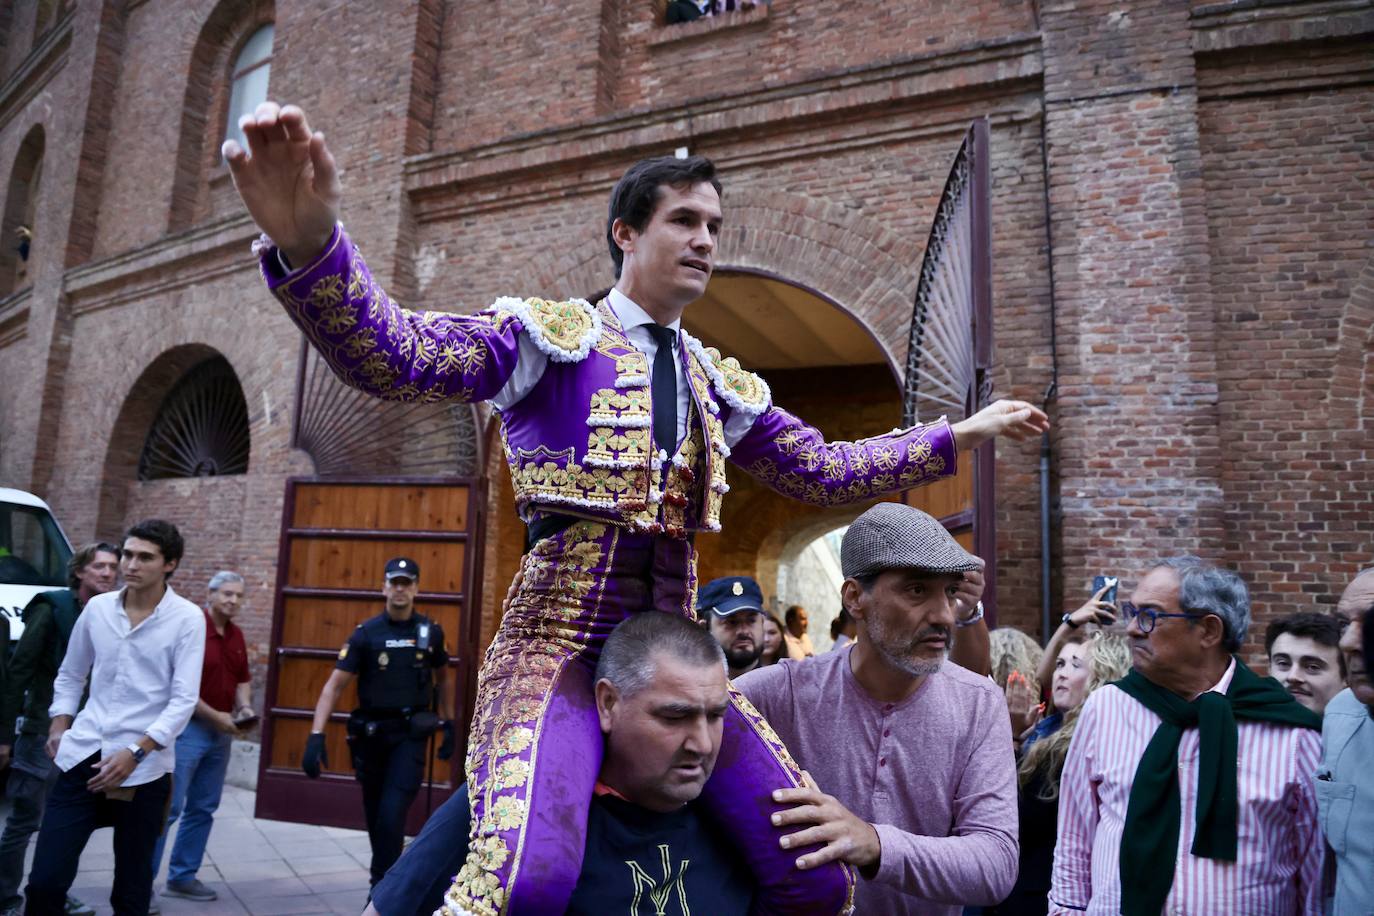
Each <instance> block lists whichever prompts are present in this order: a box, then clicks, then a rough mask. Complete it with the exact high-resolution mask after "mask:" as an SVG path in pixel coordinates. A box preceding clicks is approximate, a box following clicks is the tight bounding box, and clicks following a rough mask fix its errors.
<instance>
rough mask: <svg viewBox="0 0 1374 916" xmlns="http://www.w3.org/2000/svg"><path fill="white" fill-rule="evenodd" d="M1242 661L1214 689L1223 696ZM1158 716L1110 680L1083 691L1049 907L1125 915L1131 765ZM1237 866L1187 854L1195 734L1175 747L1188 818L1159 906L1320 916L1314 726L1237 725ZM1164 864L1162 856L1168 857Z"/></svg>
mask: <svg viewBox="0 0 1374 916" xmlns="http://www.w3.org/2000/svg"><path fill="white" fill-rule="evenodd" d="M1235 669H1236V664H1235V662H1234V661H1232V662H1231V666H1230V667H1229V668H1228V669H1227V670H1226V674H1225V675H1224V676H1223V677H1222V679H1221V681H1220V682H1218V683H1217V684H1216V686H1214V687H1213V688H1212V690H1214V691H1217V692H1222V693H1224V692H1225V691H1226V689H1227V687H1228V686H1229V685H1230V683H1231V676H1232V674H1233V673H1234V672H1235ZM1159 722H1160V719H1159V716H1157V715H1155V714H1154V713H1153V712H1151V711H1150V710H1148V709H1146V708H1145V707H1144V706H1143V705H1141V704H1140V703H1139V702H1138V701H1137V700H1135V699H1133V698H1132V697H1130V696H1128V695H1127V694H1126V693H1125V692H1124V691H1121V690H1118V689H1117V688H1116V687H1113V686H1111V685H1108V686H1106V687H1103V688H1102V689H1100V690H1098V691H1095V692H1094V693H1093V694H1092V696H1090V697H1088V700H1087V702H1086V703H1085V704H1084V706H1083V712H1082V714H1081V715H1080V716H1079V719H1078V727H1077V730H1076V731H1075V732H1074V736H1073V742H1072V743H1071V744H1070V745H1069V755H1068V759H1067V760H1066V761H1065V763H1064V775H1063V778H1062V779H1061V781H1060V788H1059V838H1058V843H1057V844H1056V846H1055V850H1054V877H1053V880H1052V883H1051V885H1050V913H1051V914H1057V916H1067V914H1075V913H1082V912H1086V913H1088V914H1104V916H1105V914H1112V916H1115V914H1118V913H1120V912H1121V874H1120V868H1119V865H1118V862H1119V860H1120V852H1121V833H1122V828H1123V827H1124V826H1125V821H1126V804H1127V802H1128V800H1129V799H1130V794H1131V783H1132V781H1133V780H1134V779H1135V770H1136V766H1137V765H1138V764H1139V763H1140V758H1141V757H1142V756H1143V755H1144V753H1145V746H1146V745H1147V744H1149V743H1150V739H1151V738H1152V737H1154V733H1155V729H1156V728H1158V727H1159ZM1236 725H1237V729H1238V731H1239V736H1238V738H1239V740H1238V754H1237V766H1238V767H1239V771H1238V772H1237V774H1236V777H1237V779H1236V789H1237V795H1238V796H1239V810H1238V811H1237V823H1238V831H1237V833H1238V836H1237V843H1236V861H1234V862H1227V861H1222V860H1219V859H1203V858H1198V857H1197V856H1194V855H1193V854H1192V853H1191V852H1189V850H1190V849H1191V848H1192V845H1193V832H1194V828H1195V826H1196V805H1197V791H1198V743H1199V740H1198V730H1197V729H1196V728H1191V729H1188V730H1187V731H1185V732H1184V733H1183V738H1182V740H1181V741H1180V742H1179V749H1178V770H1179V790H1180V794H1181V796H1182V806H1183V810H1182V818H1181V823H1180V825H1179V837H1178V853H1177V861H1176V863H1175V865H1174V884H1173V887H1172V888H1171V889H1170V890H1169V897H1168V899H1167V901H1166V902H1165V908H1164V912H1165V913H1168V914H1186V916H1232V914H1238V913H1244V914H1246V916H1292V914H1297V913H1301V914H1311V916H1321V913H1322V911H1323V907H1322V892H1321V873H1322V862H1323V854H1324V851H1325V845H1326V844H1325V843H1324V842H1323V840H1322V835H1321V832H1320V830H1319V829H1318V827H1317V801H1316V795H1315V790H1314V789H1313V787H1312V779H1313V776H1314V774H1315V773H1316V772H1317V767H1318V765H1319V763H1320V760H1321V735H1319V734H1318V733H1317V732H1315V731H1312V730H1311V729H1306V728H1290V727H1286V726H1282V725H1274V724H1270V723H1267V722H1250V721H1243V720H1242V721H1238V722H1237V723H1236ZM1161 867H1163V868H1167V867H1168V865H1167V863H1164V864H1161Z"/></svg>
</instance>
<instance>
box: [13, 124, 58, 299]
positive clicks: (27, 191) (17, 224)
mask: <svg viewBox="0 0 1374 916" xmlns="http://www.w3.org/2000/svg"><path fill="white" fill-rule="evenodd" d="M45 146H46V134H45V133H44V131H43V125H41V124H35V125H34V126H33V127H31V128H29V132H28V133H27V134H25V135H24V139H23V141H22V142H21V143H20V144H19V152H18V153H17V154H16V155H15V157H14V163H13V165H11V167H10V172H9V182H8V185H7V188H6V191H5V211H4V217H3V219H2V220H0V296H6V295H8V294H10V293H12V292H14V291H15V290H17V289H18V288H19V287H20V286H23V285H25V284H26V283H27V282H28V281H29V278H31V277H32V273H31V271H29V270H27V269H26V267H27V265H26V261H25V259H24V258H21V257H20V255H19V253H18V251H16V250H15V249H16V247H17V245H18V241H19V240H18V236H17V233H18V232H19V231H20V228H21V227H24V228H26V229H28V230H29V232H30V233H31V234H32V235H34V236H36V235H37V234H38V226H37V225H36V223H37V220H36V216H37V208H38V195H39V183H40V180H41V178H42V173H43V153H44V151H45ZM45 228H46V227H45ZM48 238H51V233H49V234H48ZM31 256H32V254H30V257H31Z"/></svg>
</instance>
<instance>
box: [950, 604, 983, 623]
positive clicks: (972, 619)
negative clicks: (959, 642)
mask: <svg viewBox="0 0 1374 916" xmlns="http://www.w3.org/2000/svg"><path fill="white" fill-rule="evenodd" d="M982 619H983V602H981V601H979V602H978V605H977V606H976V607H975V608H974V609H973V613H972V614H970V615H969V616H968V617H966V618H964V619H962V620H958V619H956V620H955V621H954V625H955V626H956V627H959V628H960V629H962V628H963V627H971V626H973V625H974V624H975V623H977V622H978V621H980V620H982Z"/></svg>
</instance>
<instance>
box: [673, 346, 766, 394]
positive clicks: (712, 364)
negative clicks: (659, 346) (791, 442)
mask: <svg viewBox="0 0 1374 916" xmlns="http://www.w3.org/2000/svg"><path fill="white" fill-rule="evenodd" d="M682 339H683V340H684V341H685V342H686V343H687V348H688V349H689V350H691V351H692V353H694V354H695V355H696V358H697V361H698V362H700V363H701V365H702V368H703V369H705V370H706V374H707V375H709V376H710V377H711V382H712V384H713V385H714V386H715V389H716V394H718V395H720V398H721V400H723V401H724V402H725V403H726V404H728V405H730V407H731V408H732V409H734V410H742V411H744V412H746V413H750V414H761V413H763V412H764V411H765V410H767V409H768V408H769V407H770V406H772V403H773V393H772V392H771V391H769V390H768V383H767V382H765V381H764V380H763V379H761V378H759V377H758V376H757V375H755V374H754V373H752V372H750V371H749V370H748V369H744V368H742V367H741V366H740V364H739V360H737V359H735V358H734V357H733V356H724V357H723V356H721V355H720V351H719V350H717V349H716V348H715V347H707V346H704V345H703V344H702V342H701V341H699V340H697V339H696V338H695V337H693V336H692V335H691V334H688V333H687V332H686V331H683V332H682Z"/></svg>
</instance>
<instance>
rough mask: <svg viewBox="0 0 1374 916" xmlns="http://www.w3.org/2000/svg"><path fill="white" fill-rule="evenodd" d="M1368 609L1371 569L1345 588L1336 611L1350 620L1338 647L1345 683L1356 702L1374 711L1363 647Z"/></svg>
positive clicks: (1372, 598) (1372, 597)
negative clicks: (1342, 662)
mask: <svg viewBox="0 0 1374 916" xmlns="http://www.w3.org/2000/svg"><path fill="white" fill-rule="evenodd" d="M1371 608H1374V569H1366V570H1365V571H1364V572H1362V573H1360V574H1359V575H1358V576H1356V577H1355V579H1354V581H1352V582H1351V583H1350V584H1349V585H1347V586H1346V587H1345V591H1344V592H1342V593H1341V600H1340V602H1339V603H1338V604H1337V605H1336V609H1337V610H1338V611H1340V612H1341V613H1342V614H1344V615H1346V616H1347V617H1349V618H1350V625H1349V626H1348V627H1346V628H1345V633H1344V634H1342V635H1341V647H1340V648H1341V653H1342V654H1343V655H1344V656H1345V676H1346V683H1347V684H1349V685H1350V691H1351V693H1353V694H1355V699H1357V700H1359V701H1360V702H1361V703H1363V704H1365V705H1366V706H1369V707H1374V681H1371V680H1370V677H1369V671H1368V669H1367V668H1366V664H1367V662H1368V661H1369V659H1368V658H1367V657H1366V654H1365V652H1364V645H1363V642H1364V639H1363V637H1364V624H1365V616H1366V614H1367V613H1368V612H1369V610H1370V609H1371Z"/></svg>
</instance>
